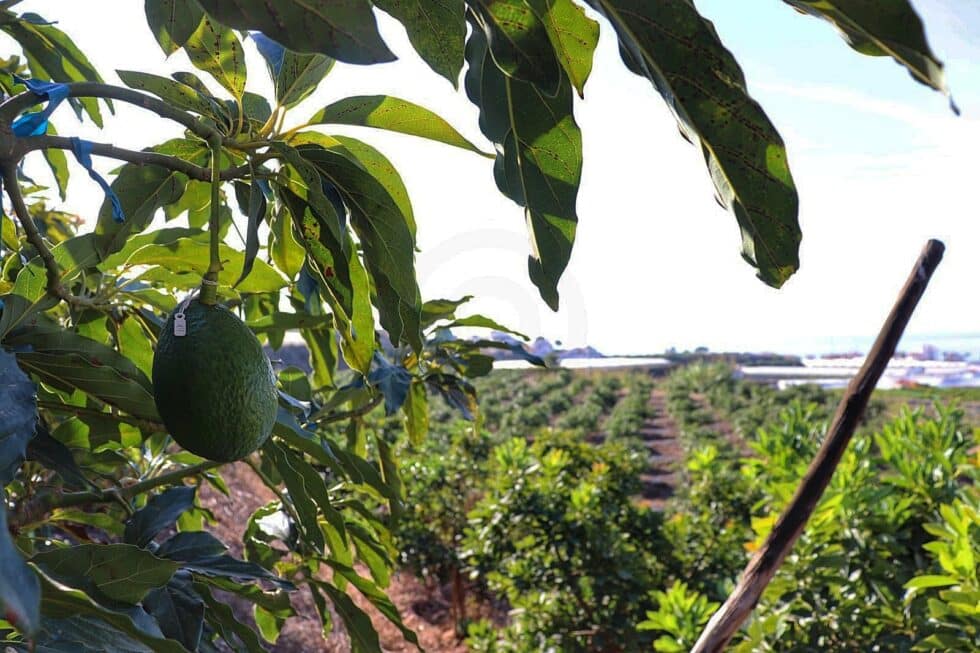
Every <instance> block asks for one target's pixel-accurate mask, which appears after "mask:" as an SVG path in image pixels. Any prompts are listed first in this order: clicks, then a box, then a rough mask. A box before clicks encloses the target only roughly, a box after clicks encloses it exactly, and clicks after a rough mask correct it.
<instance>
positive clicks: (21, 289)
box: [0, 233, 99, 340]
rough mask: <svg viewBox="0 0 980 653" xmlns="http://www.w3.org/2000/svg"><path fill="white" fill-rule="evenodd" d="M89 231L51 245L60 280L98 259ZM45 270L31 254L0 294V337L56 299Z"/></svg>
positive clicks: (55, 302)
mask: <svg viewBox="0 0 980 653" xmlns="http://www.w3.org/2000/svg"><path fill="white" fill-rule="evenodd" d="M95 245H96V239H95V236H94V235H93V234H90V233H89V234H83V235H81V236H75V237H74V238H69V239H68V240H66V241H64V242H62V243H59V244H58V245H56V246H55V247H53V248H52V249H51V254H52V255H53V256H54V260H55V262H56V263H57V264H58V267H59V268H60V269H61V281H62V283H65V284H67V283H68V282H70V281H72V280H74V279H75V278H76V277H77V276H78V275H79V274H80V273H81V272H82V271H83V270H85V269H86V268H89V267H92V266H94V265H95V264H96V263H98V262H99V253H98V251H97V250H96V247H95ZM47 289H48V279H47V271H46V269H45V267H44V262H43V261H41V257H39V256H38V257H35V258H34V259H32V260H31V262H30V263H29V264H28V265H27V266H25V267H24V268H23V269H22V270H21V271H20V272H18V273H17V279H16V280H15V281H14V288H13V290H12V291H11V292H10V294H9V295H6V296H5V297H4V298H3V301H4V308H3V314H2V315H0V340H2V339H3V338H4V336H5V335H6V334H7V333H9V332H10V331H11V330H12V329H14V328H16V327H18V326H20V325H21V324H23V323H25V321H28V319H29V318H30V317H31V316H32V315H34V314H36V313H38V312H40V311H45V310H47V309H49V308H51V307H52V306H55V305H56V304H57V303H58V301H59V300H58V299H56V298H53V297H51V296H50V295H48V292H47Z"/></svg>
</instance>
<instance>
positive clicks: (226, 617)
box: [194, 582, 265, 653]
mask: <svg viewBox="0 0 980 653" xmlns="http://www.w3.org/2000/svg"><path fill="white" fill-rule="evenodd" d="M194 590H195V591H196V592H197V593H198V595H199V596H200V597H201V599H203V601H204V605H205V607H206V612H205V615H206V618H207V621H208V623H209V624H210V625H212V626H213V627H214V628H215V629H217V631H218V634H219V635H220V636H221V638H222V639H223V640H225V641H226V642H227V643H228V645H229V646H231V647H232V648H233V649H234V650H236V651H241V650H242V648H240V647H239V646H237V645H236V641H238V642H241V645H242V646H243V647H244V650H246V651H248V652H249V653H263V652H264V651H265V647H263V646H262V641H261V640H260V639H259V637H258V635H256V634H255V631H254V630H252V629H251V628H249V627H248V626H246V625H245V624H243V623H241V622H240V621H239V620H238V618H237V617H236V616H235V613H234V612H232V611H231V608H230V607H229V606H228V605H227V604H225V603H223V602H221V601H219V600H217V599H216V598H214V596H213V595H212V594H211V590H210V589H209V588H208V586H207V585H205V584H204V583H197V582H196V583H194Z"/></svg>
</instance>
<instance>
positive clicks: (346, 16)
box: [200, 0, 395, 64]
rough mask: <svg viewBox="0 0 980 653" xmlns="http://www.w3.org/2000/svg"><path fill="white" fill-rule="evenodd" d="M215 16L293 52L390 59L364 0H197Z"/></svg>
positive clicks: (365, 61)
mask: <svg viewBox="0 0 980 653" xmlns="http://www.w3.org/2000/svg"><path fill="white" fill-rule="evenodd" d="M200 2H201V5H203V6H204V9H205V10H206V11H207V12H208V13H209V14H211V15H212V16H214V17H215V18H216V19H218V20H219V21H221V22H222V23H224V24H225V25H228V26H229V27H233V28H235V29H242V30H251V29H254V30H258V31H260V32H262V33H263V34H265V35H266V36H268V37H269V38H271V39H274V40H276V41H278V42H279V43H281V44H283V45H284V46H285V47H286V48H288V49H290V50H293V51H295V52H319V53H320V54H325V55H327V56H329V57H333V58H334V59H337V60H339V61H346V62H347V63H357V64H371V63H381V62H384V61H393V60H394V59H395V56H394V55H393V54H391V52H390V51H389V50H388V46H386V45H385V43H384V41H382V40H381V35H380V34H378V27H377V23H376V22H375V19H374V13H373V12H372V9H371V4H370V3H369V2H367V0H279V1H278V2H276V3H275V5H272V4H270V3H268V2H264V1H261V0H200Z"/></svg>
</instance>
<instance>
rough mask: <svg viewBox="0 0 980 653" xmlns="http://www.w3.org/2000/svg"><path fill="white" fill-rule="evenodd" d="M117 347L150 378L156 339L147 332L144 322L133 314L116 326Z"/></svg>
mask: <svg viewBox="0 0 980 653" xmlns="http://www.w3.org/2000/svg"><path fill="white" fill-rule="evenodd" d="M115 336H116V347H117V348H118V349H119V353H120V354H122V355H123V356H125V357H126V358H128V359H129V360H131V361H133V364H134V365H136V367H138V368H139V369H140V371H141V372H143V374H145V375H146V376H147V378H149V377H150V376H151V375H152V373H153V343H154V340H155V338H154V337H153V336H152V335H151V334H150V333H148V332H147V331H146V329H145V328H144V324H143V322H142V321H141V320H140V319H139V318H138V317H135V316H133V315H132V314H131V315H129V316H127V317H126V318H125V319H124V320H123V321H122V323H121V324H118V323H117V325H116V334H115Z"/></svg>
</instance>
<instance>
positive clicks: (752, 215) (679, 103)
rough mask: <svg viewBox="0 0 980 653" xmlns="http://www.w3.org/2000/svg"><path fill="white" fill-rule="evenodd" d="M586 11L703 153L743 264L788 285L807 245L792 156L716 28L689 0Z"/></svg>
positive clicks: (607, 0) (630, 0)
mask: <svg viewBox="0 0 980 653" xmlns="http://www.w3.org/2000/svg"><path fill="white" fill-rule="evenodd" d="M589 3H590V4H591V5H592V6H593V7H595V8H596V9H597V10H598V11H600V12H601V13H603V14H604V15H605V16H606V17H607V18H608V19H609V21H610V22H611V23H612V25H613V27H614V28H615V29H616V33H617V34H618V36H619V41H620V53H621V54H622V56H623V60H624V61H625V62H626V65H627V67H629V69H630V70H632V71H633V72H634V73H636V74H637V75H641V76H643V77H646V78H647V79H649V80H650V81H651V83H653V85H654V87H655V88H656V89H657V91H659V92H660V94H661V95H662V96H663V97H664V99H665V100H666V101H667V103H668V105H669V106H670V108H671V110H672V111H673V112H674V114H675V116H676V117H677V120H678V123H679V125H680V128H681V131H682V133H683V134H684V136H685V137H686V138H687V139H688V140H690V141H691V142H692V143H696V144H698V145H699V146H700V147H701V150H702V152H703V153H704V157H705V161H706V162H707V165H708V169H709V171H710V173H711V178H712V181H713V182H714V184H715V190H716V194H717V197H718V201H719V202H720V203H721V204H722V206H724V207H726V208H727V209H729V210H730V211H732V212H733V213H734V214H735V218H736V220H737V221H738V224H739V228H740V229H741V232H742V256H743V258H745V260H746V261H748V262H749V263H750V264H752V265H753V266H755V267H756V268H757V269H758V276H759V278H760V279H762V280H763V281H764V282H766V283H767V284H769V285H771V286H775V287H779V286H781V285H782V284H783V283H784V282H785V281H786V280H787V279H788V278H789V277H790V276H791V275H792V274H793V273H794V272H795V271H796V270H797V268H799V246H800V226H799V223H798V221H797V210H798V203H799V202H798V198H797V195H796V187H795V186H794V184H793V177H792V175H791V174H790V170H789V163H788V161H787V159H786V148H785V146H784V145H783V141H782V138H780V136H779V134H778V133H777V131H776V128H775V127H774V126H773V125H772V123H771V122H770V121H769V118H768V117H767V116H766V114H765V112H763V110H762V107H760V106H759V104H758V103H757V102H756V101H755V100H753V99H752V98H751V97H750V96H749V94H748V91H747V90H746V86H745V78H744V76H743V74H742V69H741V68H739V65H738V63H737V62H736V61H735V58H734V57H733V56H732V54H731V53H730V52H729V51H728V50H726V49H725V47H724V46H723V45H722V43H721V41H720V40H719V39H718V35H717V33H716V32H715V29H714V26H713V25H712V24H711V22H710V21H708V20H705V19H704V18H702V17H701V16H700V15H699V14H698V12H697V10H696V9H695V8H694V4H693V3H691V2H656V3H651V2H644V1H643V0H589Z"/></svg>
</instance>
